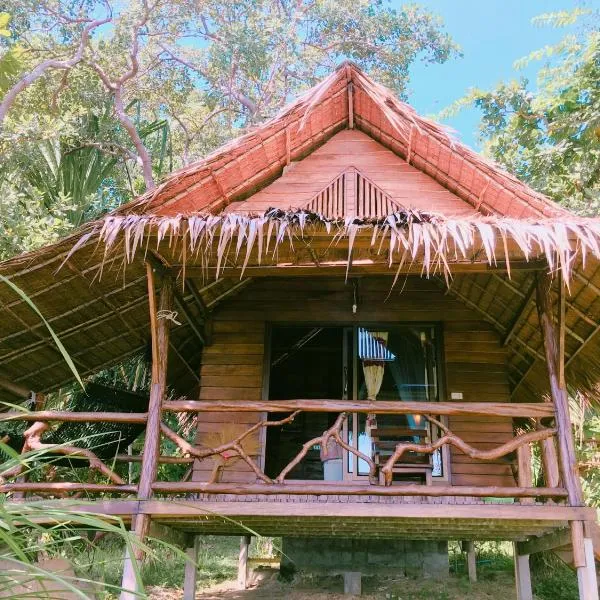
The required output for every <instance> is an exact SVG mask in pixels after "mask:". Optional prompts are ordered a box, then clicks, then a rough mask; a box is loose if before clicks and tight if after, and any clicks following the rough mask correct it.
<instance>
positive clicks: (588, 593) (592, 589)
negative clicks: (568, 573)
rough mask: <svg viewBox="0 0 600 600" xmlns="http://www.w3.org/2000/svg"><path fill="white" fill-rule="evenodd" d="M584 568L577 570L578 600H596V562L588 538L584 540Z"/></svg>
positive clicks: (591, 544) (592, 546) (591, 543)
mask: <svg viewBox="0 0 600 600" xmlns="http://www.w3.org/2000/svg"><path fill="white" fill-rule="evenodd" d="M583 549H584V553H585V566H583V567H578V568H577V582H578V583H579V598H580V600H598V580H597V578H596V561H595V557H594V545H593V542H592V540H591V539H590V538H584V540H583Z"/></svg>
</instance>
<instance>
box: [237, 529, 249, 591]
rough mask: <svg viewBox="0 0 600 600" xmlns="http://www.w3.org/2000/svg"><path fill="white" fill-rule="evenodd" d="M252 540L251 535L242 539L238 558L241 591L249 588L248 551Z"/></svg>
mask: <svg viewBox="0 0 600 600" xmlns="http://www.w3.org/2000/svg"><path fill="white" fill-rule="evenodd" d="M251 539H252V538H251V537H250V536H249V535H243V536H242V537H240V555H239V558H238V587H239V589H240V590H245V589H246V588H247V587H248V551H249V549H250V541H251Z"/></svg>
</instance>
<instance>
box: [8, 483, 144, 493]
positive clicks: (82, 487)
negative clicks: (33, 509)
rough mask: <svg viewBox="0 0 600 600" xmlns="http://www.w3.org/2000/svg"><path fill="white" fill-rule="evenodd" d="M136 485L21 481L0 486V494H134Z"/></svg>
mask: <svg viewBox="0 0 600 600" xmlns="http://www.w3.org/2000/svg"><path fill="white" fill-rule="evenodd" d="M136 491H137V486H136V485H116V484H109V483H107V484H104V483H84V482H81V483H79V482H77V483H69V482H66V481H40V482H34V481H22V482H15V483H3V484H0V493H1V494H8V493H13V492H33V493H36V494H60V493H65V494H69V493H76V492H85V493H89V494H100V493H110V494H135V492H136Z"/></svg>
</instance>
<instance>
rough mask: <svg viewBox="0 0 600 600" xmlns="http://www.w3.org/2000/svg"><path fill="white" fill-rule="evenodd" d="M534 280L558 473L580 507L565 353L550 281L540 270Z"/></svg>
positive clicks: (570, 498)
mask: <svg viewBox="0 0 600 600" xmlns="http://www.w3.org/2000/svg"><path fill="white" fill-rule="evenodd" d="M536 278H537V281H536V288H537V289H536V292H537V310H538V317H539V320H540V326H541V329H542V335H543V338H544V350H545V353H546V365H547V369H548V376H549V378H550V392H551V396H552V402H553V404H554V414H555V418H556V429H557V439H558V448H559V462H560V471H561V475H562V479H563V485H564V486H565V488H566V489H567V492H568V494H569V504H570V505H571V506H583V492H582V490H581V482H580V481H579V473H578V472H577V461H576V458H575V444H574V442H573V432H572V428H571V417H570V415H569V398H568V395H567V388H566V385H565V381H564V360H565V357H564V353H563V354H561V349H563V350H564V346H563V345H561V343H560V339H561V335H560V332H559V331H557V329H556V326H555V324H554V319H553V318H552V299H551V296H550V290H551V286H552V280H551V279H550V276H549V275H548V274H547V273H542V272H540V271H538V273H537V275H536ZM559 283H560V287H559V291H558V293H559V308H562V309H564V302H563V301H562V300H560V297H561V296H563V295H564V289H563V285H562V282H559ZM559 322H561V324H562V326H563V327H564V319H559ZM561 365H562V366H561ZM561 373H562V375H561ZM561 379H562V381H561Z"/></svg>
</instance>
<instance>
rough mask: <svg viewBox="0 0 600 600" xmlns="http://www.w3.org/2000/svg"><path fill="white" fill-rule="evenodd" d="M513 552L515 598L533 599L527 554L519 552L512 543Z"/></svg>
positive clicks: (521, 599)
mask: <svg viewBox="0 0 600 600" xmlns="http://www.w3.org/2000/svg"><path fill="white" fill-rule="evenodd" d="M513 547H514V553H515V583H516V586H517V600H533V591H532V589H531V571H530V569H529V554H521V555H519V552H518V550H517V545H516V544H514V545H513Z"/></svg>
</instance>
